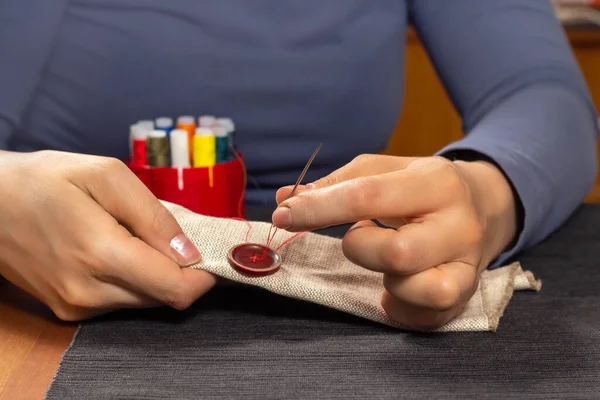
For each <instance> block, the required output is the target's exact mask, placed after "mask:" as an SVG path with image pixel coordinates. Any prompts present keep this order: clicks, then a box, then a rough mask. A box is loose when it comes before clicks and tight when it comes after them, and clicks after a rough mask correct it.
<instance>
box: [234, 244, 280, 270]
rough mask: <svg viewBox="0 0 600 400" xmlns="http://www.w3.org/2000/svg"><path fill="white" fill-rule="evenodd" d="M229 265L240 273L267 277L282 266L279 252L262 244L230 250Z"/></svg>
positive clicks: (242, 245)
mask: <svg viewBox="0 0 600 400" xmlns="http://www.w3.org/2000/svg"><path fill="white" fill-rule="evenodd" d="M228 258H229V263H230V264H231V266H232V267H233V268H235V269H236V270H237V271H238V272H241V273H243V274H246V275H252V276H265V275H270V274H272V273H274V272H276V271H277V270H278V269H279V267H280V265H281V258H280V257H279V254H277V252H276V251H275V250H273V249H271V248H269V247H266V246H263V245H262V244H255V243H244V244H240V245H238V246H235V247H233V248H232V249H231V250H229V255H228Z"/></svg>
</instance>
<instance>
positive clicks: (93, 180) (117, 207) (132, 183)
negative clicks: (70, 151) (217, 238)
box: [75, 158, 200, 266]
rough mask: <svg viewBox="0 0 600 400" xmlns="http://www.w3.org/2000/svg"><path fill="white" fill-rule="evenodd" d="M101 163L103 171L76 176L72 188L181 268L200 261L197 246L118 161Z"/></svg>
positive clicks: (97, 170) (160, 204)
mask: <svg viewBox="0 0 600 400" xmlns="http://www.w3.org/2000/svg"><path fill="white" fill-rule="evenodd" d="M102 162H103V163H104V165H103V166H102V168H100V169H95V168H94V169H93V171H94V172H93V173H92V172H90V174H82V175H78V177H79V179H78V178H77V177H76V178H75V179H76V180H80V181H79V182H75V184H76V185H77V186H78V187H80V188H81V189H82V190H84V191H86V192H87V193H88V194H89V195H90V196H91V197H92V198H93V199H94V200H95V201H96V202H97V203H98V204H99V205H100V206H101V207H102V208H104V210H106V211H107V212H108V213H109V214H110V215H112V216H113V217H114V218H115V219H116V220H117V221H118V222H119V223H120V224H121V225H124V226H125V227H126V228H127V229H129V231H130V232H132V233H133V234H134V235H135V236H137V237H139V238H140V239H142V240H143V241H144V242H145V243H147V244H148V245H150V246H151V247H153V248H154V249H156V250H158V251H159V252H161V253H162V254H164V255H165V256H167V257H169V258H170V259H172V260H173V261H175V262H176V263H178V264H179V265H180V266H189V265H192V264H196V263H197V262H198V261H200V252H199V251H198V249H197V248H196V246H195V245H194V244H193V243H192V242H191V241H190V240H189V239H188V238H187V236H186V235H185V234H184V233H183V231H182V229H181V227H180V226H179V224H178V223H177V221H176V220H175V217H173V215H172V214H171V213H170V212H169V210H167V208H166V207H165V206H164V205H163V204H162V203H161V202H160V201H159V200H158V199H157V198H156V197H155V196H154V195H153V194H152V192H150V190H149V189H148V188H147V187H146V185H144V183H143V182H142V181H140V180H139V179H138V178H137V177H136V176H135V175H134V174H133V172H131V171H130V170H129V168H127V166H126V165H125V164H123V163H122V162H121V161H119V160H115V159H110V158H106V159H104V160H103V161H102ZM98 172H99V173H98ZM85 175H87V176H85Z"/></svg>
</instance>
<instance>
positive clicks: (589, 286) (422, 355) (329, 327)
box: [47, 206, 600, 399]
mask: <svg viewBox="0 0 600 400" xmlns="http://www.w3.org/2000/svg"><path fill="white" fill-rule="evenodd" d="M269 211H270V210H269ZM251 214H252V216H254V218H255V219H258V218H257V217H261V219H262V218H267V217H268V215H269V213H268V212H267V213H265V212H262V213H259V214H257V213H255V212H251ZM341 231H343V230H340V229H338V231H337V232H335V233H336V234H338V235H339V234H340V232H341ZM599 256H600V206H583V207H582V208H580V209H579V210H578V211H577V212H576V214H575V215H574V216H573V217H572V218H571V219H570V220H569V221H568V223H567V224H566V225H565V226H563V228H561V229H560V230H559V231H558V232H556V233H555V234H554V235H552V236H551V237H550V238H549V239H548V240H547V241H545V242H544V243H542V244H541V245H539V246H537V247H536V248H534V249H532V250H530V251H527V252H526V253H525V254H522V255H521V256H520V257H519V260H521V262H522V264H523V266H524V268H526V269H529V270H532V271H533V272H534V273H535V274H536V275H537V277H539V278H541V279H542V280H543V284H544V286H543V289H542V291H541V292H540V293H533V292H518V293H516V294H515V296H514V297H513V299H512V301H511V303H510V304H509V306H508V309H507V312H506V314H505V316H504V317H503V318H502V320H501V323H500V328H499V330H498V332H496V333H486V332H483V333H482V332H477V333H449V334H431V335H424V334H414V333H408V332H400V331H396V330H393V329H390V328H387V327H384V326H380V325H376V324H374V323H370V322H367V321H363V320H360V319H358V318H354V317H352V316H348V315H345V314H342V313H339V312H335V311H332V310H329V309H325V308H323V307H319V306H316V305H313V304H309V303H303V302H299V301H294V300H290V299H286V298H282V297H278V296H275V295H272V294H270V293H267V292H264V291H260V290H256V289H251V288H239V287H222V288H218V289H215V290H213V291H212V292H211V293H209V294H208V295H207V296H206V297H204V298H203V299H201V300H200V301H198V302H197V304H195V305H194V306H193V307H192V308H191V309H189V310H187V311H185V312H176V311H172V310H167V309H161V310H146V311H126V312H120V313H117V314H114V315H111V316H108V317H105V318H102V319H98V320H96V321H93V322H89V323H86V324H84V325H83V326H82V327H81V329H80V331H79V334H78V336H77V338H76V340H75V341H74V344H73V346H72V347H71V349H70V350H69V351H67V353H66V354H65V356H64V359H63V362H62V366H61V368H60V369H59V372H58V374H57V376H56V379H55V381H54V382H53V384H52V386H51V388H50V390H49V392H48V393H47V398H48V399H88V398H119V399H123V398H140V399H142V398H143V399H148V398H174V399H188V398H252V399H269V398H278V399H311V398H340V399H355V398H356V399H358V398H360V399H364V398H369V399H388V398H411V399H413V398H419V399H420V398H423V399H425V398H427V399H431V398H447V397H459V396H460V397H465V398H498V399H504V398H507V397H512V398H525V397H526V398H540V399H542V398H543V399H547V398H563V399H564V398H571V399H572V398H600V263H599V262H598V258H599Z"/></svg>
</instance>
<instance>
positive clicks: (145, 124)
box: [136, 119, 154, 132]
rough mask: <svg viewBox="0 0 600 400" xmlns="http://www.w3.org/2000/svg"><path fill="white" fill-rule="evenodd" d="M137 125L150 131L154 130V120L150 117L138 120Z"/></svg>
mask: <svg viewBox="0 0 600 400" xmlns="http://www.w3.org/2000/svg"><path fill="white" fill-rule="evenodd" d="M136 125H139V126H141V127H143V128H144V129H145V130H146V131H148V132H150V131H153V130H154V121H152V120H149V119H143V120H140V121H138V122H137V124H136Z"/></svg>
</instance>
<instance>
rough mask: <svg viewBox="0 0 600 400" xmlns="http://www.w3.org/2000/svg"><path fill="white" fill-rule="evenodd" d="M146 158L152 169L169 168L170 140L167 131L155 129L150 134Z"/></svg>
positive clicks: (147, 141) (147, 140)
mask: <svg viewBox="0 0 600 400" xmlns="http://www.w3.org/2000/svg"><path fill="white" fill-rule="evenodd" d="M146 158H147V162H148V165H149V166H151V167H168V166H169V140H168V139H167V133H166V132H165V131H163V130H160V129H155V130H153V131H151V132H150V133H149V134H148V138H147V139H146Z"/></svg>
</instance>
